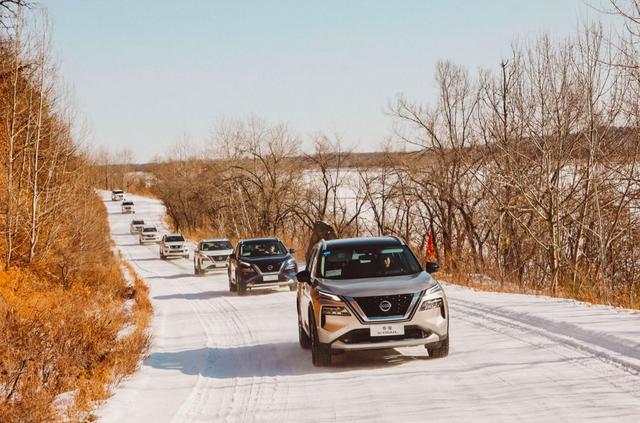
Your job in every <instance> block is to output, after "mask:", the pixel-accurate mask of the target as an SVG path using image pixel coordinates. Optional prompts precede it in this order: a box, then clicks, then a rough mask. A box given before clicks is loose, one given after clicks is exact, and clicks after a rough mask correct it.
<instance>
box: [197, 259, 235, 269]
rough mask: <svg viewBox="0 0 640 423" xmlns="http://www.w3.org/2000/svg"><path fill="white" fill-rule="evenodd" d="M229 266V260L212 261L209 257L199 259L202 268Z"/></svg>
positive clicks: (223, 267) (224, 267)
mask: <svg viewBox="0 0 640 423" xmlns="http://www.w3.org/2000/svg"><path fill="white" fill-rule="evenodd" d="M227 267H229V260H224V261H212V260H209V259H202V260H200V268H201V269H202V270H215V269H226V268H227Z"/></svg>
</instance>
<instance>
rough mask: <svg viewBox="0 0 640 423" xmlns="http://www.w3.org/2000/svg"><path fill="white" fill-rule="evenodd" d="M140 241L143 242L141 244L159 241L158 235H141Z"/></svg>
mask: <svg viewBox="0 0 640 423" xmlns="http://www.w3.org/2000/svg"><path fill="white" fill-rule="evenodd" d="M140 242H141V243H143V244H147V243H150V244H151V243H153V244H155V243H156V242H160V237H159V236H156V237H153V238H147V237H143V238H140Z"/></svg>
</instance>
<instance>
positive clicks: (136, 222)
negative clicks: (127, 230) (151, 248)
mask: <svg viewBox="0 0 640 423" xmlns="http://www.w3.org/2000/svg"><path fill="white" fill-rule="evenodd" d="M131 223H132V224H134V225H144V220H133V221H131Z"/></svg>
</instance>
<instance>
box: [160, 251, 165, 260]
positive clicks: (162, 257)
mask: <svg viewBox="0 0 640 423" xmlns="http://www.w3.org/2000/svg"><path fill="white" fill-rule="evenodd" d="M166 259H167V257H166V256H165V255H164V254H162V251H160V260H166Z"/></svg>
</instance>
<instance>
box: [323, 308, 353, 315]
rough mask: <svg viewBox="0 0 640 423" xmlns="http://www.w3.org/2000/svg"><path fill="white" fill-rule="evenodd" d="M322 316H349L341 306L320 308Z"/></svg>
mask: <svg viewBox="0 0 640 423" xmlns="http://www.w3.org/2000/svg"><path fill="white" fill-rule="evenodd" d="M322 314H324V315H325V316H351V313H349V310H347V309H346V308H344V307H342V306H322Z"/></svg>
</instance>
